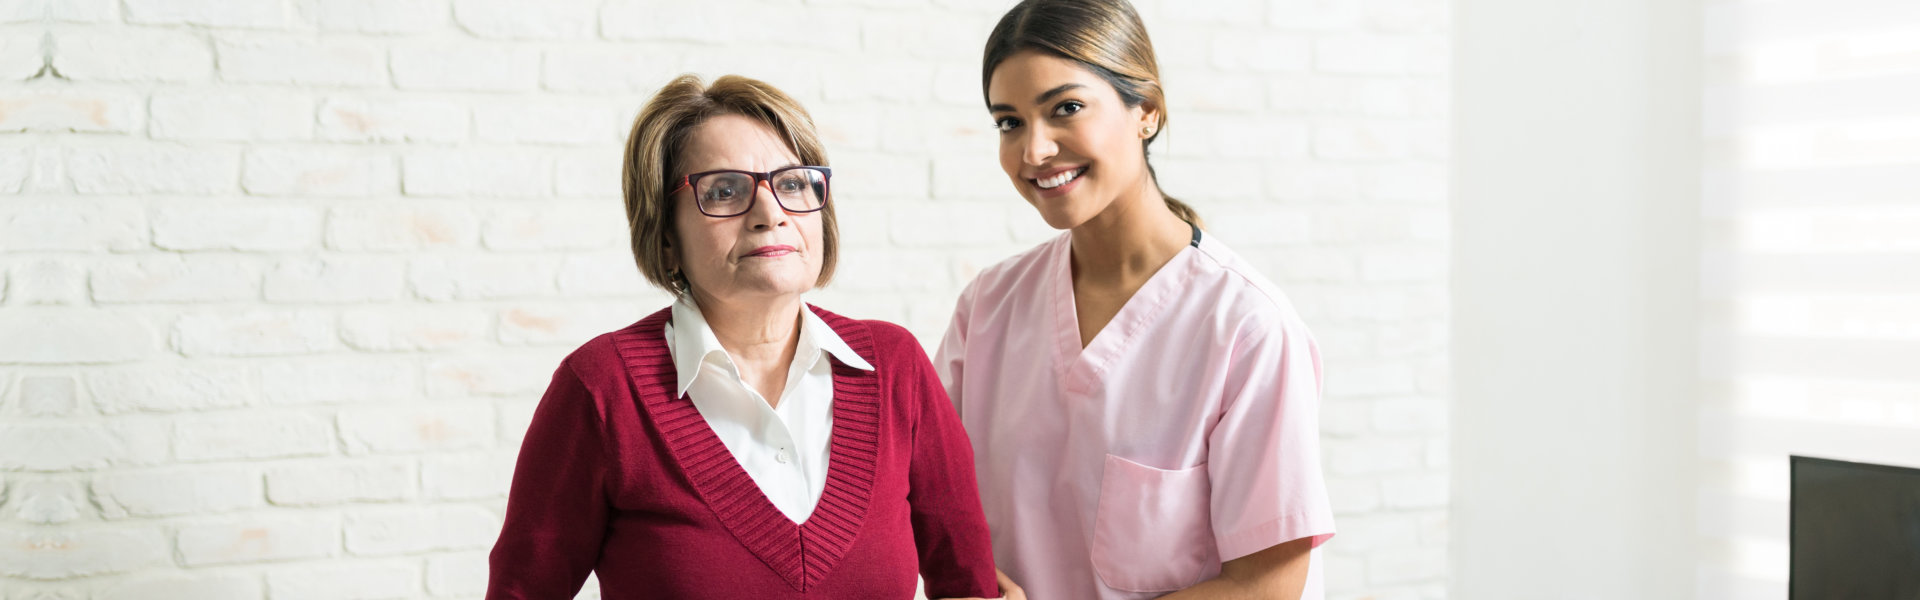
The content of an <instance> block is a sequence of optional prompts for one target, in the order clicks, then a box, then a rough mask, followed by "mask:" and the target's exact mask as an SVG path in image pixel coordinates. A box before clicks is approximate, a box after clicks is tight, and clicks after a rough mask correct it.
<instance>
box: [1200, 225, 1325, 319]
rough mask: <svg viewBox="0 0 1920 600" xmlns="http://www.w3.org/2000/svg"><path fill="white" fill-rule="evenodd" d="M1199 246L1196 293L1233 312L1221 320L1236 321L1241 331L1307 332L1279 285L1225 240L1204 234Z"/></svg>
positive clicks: (1224, 310) (1220, 307) (1291, 302)
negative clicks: (1204, 236) (1205, 236)
mask: <svg viewBox="0 0 1920 600" xmlns="http://www.w3.org/2000/svg"><path fill="white" fill-rule="evenodd" d="M1196 250H1198V253H1197V254H1196V262H1195V265H1196V270H1197V271H1198V276H1197V278H1196V279H1197V281H1195V282H1194V284H1193V286H1192V287H1193V288H1194V289H1195V291H1199V292H1202V293H1200V294H1196V295H1197V296H1200V297H1205V298H1207V299H1208V301H1209V303H1210V305H1211V306H1212V307H1213V309H1214V310H1216V311H1221V312H1225V313H1227V314H1228V315H1229V316H1230V318H1227V319H1220V320H1219V322H1221V323H1230V324H1234V325H1235V327H1236V329H1238V330H1240V332H1241V333H1248V332H1252V331H1259V330H1266V331H1276V330H1277V331H1290V332H1293V333H1295V334H1300V335H1304V334H1306V333H1307V327H1306V323H1305V322H1304V320H1302V319H1301V317H1300V312H1299V310H1297V309H1296V308H1295V307H1294V304H1293V301H1292V300H1291V299H1289V298H1288V297H1287V294H1286V293H1285V292H1283V291H1281V289H1280V286H1279V285H1276V284H1274V282H1273V281H1272V280H1270V279H1268V278H1267V277H1266V276H1265V275H1263V274H1261V273H1260V271H1259V270H1258V269H1255V268H1254V267H1253V265H1252V264H1251V263H1249V262H1247V260H1246V259H1245V258H1243V257H1241V256H1240V254H1239V253H1237V252H1234V251H1233V249H1232V248H1230V247H1228V246H1227V244H1226V243H1225V242H1223V241H1221V240H1219V239H1216V238H1212V237H1207V238H1203V241H1202V242H1201V244H1200V246H1199V247H1198V248H1196Z"/></svg>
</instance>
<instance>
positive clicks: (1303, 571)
mask: <svg viewBox="0 0 1920 600" xmlns="http://www.w3.org/2000/svg"><path fill="white" fill-rule="evenodd" d="M1312 549H1313V538H1300V539H1297V540H1294V541H1291V542H1287V543H1284V544H1280V545H1278V546H1274V547H1272V548H1268V549H1265V550H1261V551H1259V552H1255V553H1253V554H1248V555H1246V556H1242V557H1240V558H1236V559H1233V560H1229V561H1227V562H1225V563H1222V564H1221V565H1220V576H1219V577H1215V578H1213V579H1209V580H1206V581H1202V582H1200V583H1199V584H1197V585H1194V586H1193V587H1190V588H1187V589H1184V590H1181V591H1178V592H1174V593H1172V594H1167V595H1165V596H1161V597H1160V599H1161V600H1237V599H1241V598H1245V599H1247V600H1299V598H1300V592H1301V590H1302V589H1304V588H1305V587H1306V585H1307V561H1308V560H1310V558H1311V554H1310V552H1309V551H1311V550H1312Z"/></svg>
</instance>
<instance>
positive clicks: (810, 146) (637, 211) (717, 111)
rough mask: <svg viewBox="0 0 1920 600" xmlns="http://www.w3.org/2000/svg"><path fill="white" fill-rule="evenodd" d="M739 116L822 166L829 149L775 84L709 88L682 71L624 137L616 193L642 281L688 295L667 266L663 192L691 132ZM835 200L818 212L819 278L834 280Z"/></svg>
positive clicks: (669, 202)
mask: <svg viewBox="0 0 1920 600" xmlns="http://www.w3.org/2000/svg"><path fill="white" fill-rule="evenodd" d="M727 114H733V115H740V116H743V117H747V118H749V119H753V120H755V121H759V122H761V123H764V124H766V126H767V127H769V128H772V129H773V131H774V133H775V134H776V135H779V136H780V138H781V139H782V140H783V141H785V142H786V144H787V149H788V150H791V151H793V154H794V156H796V157H799V159H800V164H803V165H813V166H820V167H825V166H828V165H827V149H826V146H824V145H822V144H821V143H820V133H819V132H818V131H817V130H815V129H814V127H813V118H812V117H809V116H807V109H805V108H802V107H801V106H800V103H799V102H797V101H795V100H794V99H793V98H792V97H791V96H788V95H787V94H786V93H785V92H782V91H780V89H779V88H776V87H773V86H772V85H771V84H768V83H766V82H763V81H760V80H757V79H752V78H747V77H741V76H739V75H727V76H724V77H721V78H719V79H716V80H714V82H713V85H711V86H708V85H705V84H703V83H701V81H700V78H699V77H696V76H694V75H681V76H679V77H677V78H675V79H674V80H673V82H672V83H668V84H667V85H666V87H663V88H660V91H659V92H657V93H655V94H654V95H653V98H652V99H651V100H648V101H647V105H646V106H645V107H644V108H641V109H640V116H639V117H637V118H635V119H634V120H633V133H632V134H630V135H628V136H627V154H626V158H625V160H623V161H622V163H623V164H622V165H621V174H620V180H621V186H620V187H621V191H622V193H623V194H624V195H625V196H626V202H627V229H628V231H629V233H630V234H631V236H632V238H633V239H632V243H633V260H634V263H635V264H636V265H638V266H639V267H640V274H641V275H644V276H646V278H647V281H650V282H652V283H653V284H654V285H657V286H660V287H662V288H665V289H667V290H668V291H672V292H674V293H676V294H679V293H685V290H682V289H680V288H679V286H677V285H676V282H675V281H674V278H673V274H672V271H673V269H671V268H670V267H669V265H668V264H667V259H666V256H667V241H668V236H669V235H670V234H671V233H672V231H673V216H674V212H673V198H672V197H671V196H670V195H669V193H668V192H671V191H673V190H672V187H673V186H676V185H678V184H679V182H680V176H681V175H685V174H686V173H685V171H684V165H682V164H680V156H681V154H682V153H683V152H685V151H686V149H687V145H688V143H689V142H691V141H692V137H693V130H694V129H695V128H697V127H699V126H700V124H701V123H705V122H706V121H707V119H710V118H713V117H715V116H719V115H727ZM833 205H834V203H833V202H832V201H829V202H827V206H826V208H824V209H822V210H821V211H820V223H821V240H822V245H823V246H825V247H824V248H822V251H821V256H820V278H819V279H817V280H815V281H814V285H816V286H822V285H826V284H827V281H829V280H831V279H833V268H834V265H835V264H836V263H837V262H838V259H839V242H840V228H839V225H837V224H836V223H837V222H836V221H835V220H834V216H833Z"/></svg>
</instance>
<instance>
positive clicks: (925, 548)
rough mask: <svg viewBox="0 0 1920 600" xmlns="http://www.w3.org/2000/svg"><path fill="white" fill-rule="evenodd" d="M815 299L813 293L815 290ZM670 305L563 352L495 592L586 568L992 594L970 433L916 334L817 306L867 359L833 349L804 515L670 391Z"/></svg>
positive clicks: (733, 595)
mask: <svg viewBox="0 0 1920 600" xmlns="http://www.w3.org/2000/svg"><path fill="white" fill-rule="evenodd" d="M810 308H811V307H810ZM671 310H672V309H671V308H669V309H664V310H661V311H660V312H657V313H654V314H653V315H651V316H648V317H647V318H645V319H641V320H640V322H638V323H635V324H633V325H631V326H628V327H627V328H625V329H621V330H619V331H615V332H613V333H609V334H606V335H602V336H600V337H598V338H595V339H594V340H593V341H590V342H587V344H586V345H584V346H581V347H580V349H579V350H576V351H574V353H573V354H572V355H571V356H568V357H567V359H566V361H565V362H563V363H561V365H560V369H559V370H558V372H556V373H554V376H553V384H552V385H551V386H550V387H549V388H548V389H547V393H546V396H545V397H543V398H541V399H540V406H539V408H538V409H536V410H535V411H534V415H533V423H532V425H531V426H530V427H529V428H528V429H527V437H526V441H525V442H524V443H523V445H522V446H521V448H520V462H519V465H518V466H516V467H515V468H514V473H513V490H512V492H511V493H510V494H509V496H508V499H507V518H506V524H505V526H504V528H503V529H502V531H501V532H500V540H499V542H497V543H495V544H494V546H493V554H492V556H491V565H492V574H491V578H490V579H489V580H488V582H487V598H489V599H504V598H539V599H549V598H552V599H564V598H572V597H573V595H574V593H576V592H577V591H579V589H580V586H581V584H582V583H583V582H585V580H586V577H587V573H588V572H590V571H591V572H594V573H597V575H598V577H599V579H600V593H601V595H602V596H603V597H604V598H607V599H608V600H620V599H625V598H674V599H702V598H714V599H728V600H733V599H742V598H754V599H762V598H764V599H776V598H847V599H857V600H866V599H869V598H873V599H889V598H902V599H904V598H911V597H913V589H914V575H915V574H916V573H919V574H920V575H921V576H923V577H925V579H926V583H927V589H926V591H927V595H928V596H929V597H933V598H939V597H945V596H955V597H957V596H976V597H991V596H995V595H997V594H998V592H997V587H996V586H995V584H994V576H993V549H992V544H991V542H990V541H989V540H988V537H987V525H986V520H985V518H984V517H983V516H982V515H981V511H980V496H979V492H978V491H977V490H976V489H975V487H974V476H973V450H972V448H971V446H970V445H969V444H968V442H967V437H966V433H965V432H964V431H962V430H961V428H960V422H959V419H958V418H956V417H955V415H954V412H953V406H952V404H950V403H949V402H948V401H947V397H946V393H945V392H944V391H943V388H942V387H941V385H940V380H939V378H938V377H937V376H936V375H935V374H934V372H933V367H932V365H931V364H930V363H928V362H927V357H926V353H925V351H924V350H922V349H921V347H920V344H919V343H918V342H916V341H915V340H914V338H913V336H912V335H911V334H909V333H907V331H906V330H904V329H902V328H900V327H899V326H898V325H893V324H890V323H885V322H881V321H855V320H852V319H847V318H845V317H841V316H839V315H835V314H832V313H829V312H826V311H823V310H820V309H818V308H813V309H812V310H813V311H814V312H815V313H816V314H819V315H820V318H821V319H822V320H824V321H825V322H826V323H827V325H828V326H829V327H832V328H833V330H834V332H835V333H838V334H839V335H840V337H841V339H843V340H845V341H846V342H847V345H848V346H850V347H852V348H853V351H854V352H856V353H858V354H859V355H860V356H861V357H862V358H865V359H867V362H869V363H872V365H873V366H874V370H873V371H863V370H860V369H855V368H852V367H848V366H846V365H843V364H840V362H839V361H838V360H835V361H833V438H832V441H831V449H830V450H829V459H828V467H827V484H826V490H825V491H824V492H823V493H822V494H821V496H820V501H819V503H818V504H817V506H816V508H815V509H814V511H813V514H812V515H811V516H809V517H808V518H807V521H806V523H804V524H799V525H796V524H794V522H793V521H791V520H789V519H787V517H786V515H784V514H781V512H780V511H779V509H777V508H775V507H774V506H773V503H772V502H770V501H769V500H767V497H766V495H765V494H763V493H761V492H760V488H759V487H758V486H757V485H755V484H754V482H753V480H752V479H751V478H750V477H748V476H747V472H746V471H745V470H744V469H742V468H741V467H740V464H739V463H738V462H736V461H735V460H734V459H733V455H732V454H731V453H729V452H728V451H727V448H726V446H725V445H723V444H721V442H720V438H718V437H715V436H714V434H713V430H712V429H709V428H708V427H707V423H706V420H705V419H704V418H702V417H701V416H700V413H699V411H698V410H697V409H695V408H694V406H693V402H692V401H690V400H688V399H686V398H684V397H675V396H674V394H673V391H674V390H675V389H677V388H676V386H675V377H674V370H673V360H672V357H671V356H670V355H669V353H668V351H667V344H666V340H665V338H664V337H663V336H662V333H661V329H662V326H663V325H664V324H665V323H666V322H667V320H668V317H669V315H670V311H671Z"/></svg>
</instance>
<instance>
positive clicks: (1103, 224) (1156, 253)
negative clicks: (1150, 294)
mask: <svg viewBox="0 0 1920 600" xmlns="http://www.w3.org/2000/svg"><path fill="white" fill-rule="evenodd" d="M1192 239H1193V231H1192V228H1191V227H1190V226H1188V225H1187V222H1186V221H1182V220H1180V217H1179V216H1178V215H1175V214H1174V213H1173V210H1172V209H1170V208H1167V201H1166V196H1164V195H1162V194H1161V193H1160V187H1159V186H1158V185H1155V184H1154V182H1153V180H1151V179H1148V180H1147V181H1145V182H1144V183H1142V185H1141V186H1140V188H1139V191H1138V192H1136V193H1131V194H1126V195H1124V196H1121V197H1119V198H1115V199H1114V200H1113V202H1112V203H1109V204H1108V205H1107V209H1106V210H1104V211H1101V212H1100V214H1098V215H1094V217H1093V218H1091V219H1088V220H1087V221H1086V222H1085V223H1081V224H1080V225H1079V226H1077V227H1074V228H1073V230H1072V240H1071V242H1072V248H1073V278H1074V281H1076V282H1082V283H1094V284H1098V285H1104V284H1109V283H1111V284H1119V285H1125V286H1126V287H1137V285H1127V283H1128V282H1140V281H1145V280H1146V279H1147V278H1149V277H1152V276H1153V274H1154V273H1155V272H1157V271H1159V270H1160V267H1161V266H1163V265H1165V264H1167V261H1170V260H1173V257H1174V255H1176V254H1179V253H1180V250H1181V249H1182V248H1185V247H1186V246H1187V244H1188V243H1189V242H1190V241H1191V240H1192Z"/></svg>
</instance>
